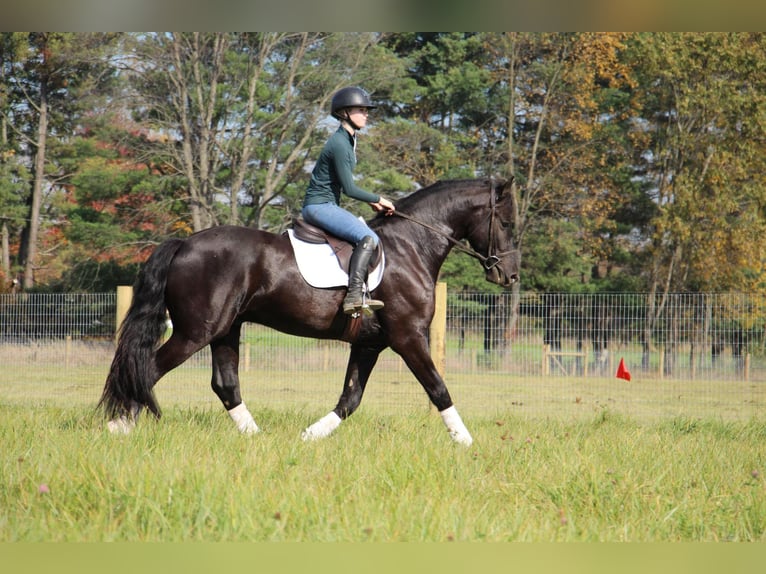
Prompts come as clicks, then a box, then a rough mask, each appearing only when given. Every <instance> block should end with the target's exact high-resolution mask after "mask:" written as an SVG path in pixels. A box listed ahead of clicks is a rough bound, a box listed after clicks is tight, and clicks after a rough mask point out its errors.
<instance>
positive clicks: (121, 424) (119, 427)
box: [106, 417, 136, 434]
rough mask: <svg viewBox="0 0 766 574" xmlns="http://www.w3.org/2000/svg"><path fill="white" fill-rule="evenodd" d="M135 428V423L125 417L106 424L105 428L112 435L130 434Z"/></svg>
mask: <svg viewBox="0 0 766 574" xmlns="http://www.w3.org/2000/svg"><path fill="white" fill-rule="evenodd" d="M135 427H136V422H135V421H134V420H132V419H128V418H126V417H119V418H116V419H113V420H111V421H109V422H108V423H106V428H107V429H109V432H110V433H112V434H130V431H132V430H133V429H134V428H135Z"/></svg>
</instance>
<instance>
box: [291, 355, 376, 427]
mask: <svg viewBox="0 0 766 574" xmlns="http://www.w3.org/2000/svg"><path fill="white" fill-rule="evenodd" d="M382 350H383V349H381V348H379V347H369V346H361V345H356V344H352V345H351V355H350V356H349V359H348V366H347V367H346V378H345V381H344V383H343V392H342V393H341V395H340V399H338V404H337V405H336V406H335V408H334V409H333V410H331V411H330V412H329V413H327V414H326V415H325V416H323V417H322V418H321V419H319V420H318V421H317V422H315V423H314V424H312V425H311V426H310V427H308V428H307V429H306V430H304V431H303V433H301V438H302V439H303V440H305V441H309V440H316V439H320V438H325V437H327V436H329V435H330V434H332V432H333V431H334V430H335V429H337V428H338V426H340V423H341V421H343V419H346V418H348V417H350V416H351V414H352V413H353V412H354V411H355V410H356V409H357V408H358V407H359V404H360V403H361V402H362V395H363V394H364V388H365V387H366V386H367V381H368V380H369V378H370V374H371V373H372V369H373V368H374V367H375V363H377V362H378V356H380V352H381V351H382Z"/></svg>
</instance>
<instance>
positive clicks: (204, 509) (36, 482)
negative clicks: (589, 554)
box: [0, 403, 766, 542]
mask: <svg viewBox="0 0 766 574" xmlns="http://www.w3.org/2000/svg"><path fill="white" fill-rule="evenodd" d="M324 412H325V411H324V410H322V411H308V410H306V409H303V410H301V409H297V410H296V409H292V410H276V409H272V410H265V411H258V412H256V413H254V414H255V416H256V421H257V422H258V424H259V425H260V426H261V427H262V428H263V429H264V432H263V433H261V434H259V435H256V436H253V437H244V436H240V435H238V434H237V433H236V432H235V431H234V428H233V425H232V423H231V422H230V421H229V419H228V417H227V416H226V415H225V414H224V413H223V411H222V410H221V409H220V408H209V407H204V408H182V407H167V408H166V412H165V416H164V417H163V418H162V420H160V421H159V422H155V421H153V420H151V419H148V418H144V419H142V420H141V422H140V424H139V426H138V428H137V429H136V431H135V432H134V433H133V434H131V435H129V436H111V435H109V434H108V433H107V432H106V431H105V430H104V428H103V424H102V421H101V420H100V418H99V417H97V416H94V415H93V412H92V408H91V407H86V406H74V407H55V406H41V407H36V408H32V409H26V408H23V407H22V406H20V405H17V404H10V403H2V404H0V415H2V420H3V422H2V426H0V443H2V445H3V448H2V454H0V475H1V476H2V486H1V487H0V541H200V540H205V541H317V542H322V541H352V542H360V541H378V542H381V541H385V542H388V541H449V540H456V541H765V540H766V521H765V520H764V516H766V482H764V477H766V448H764V446H763V445H764V442H765V440H766V422H764V421H761V420H749V421H738V422H727V421H723V420H720V419H714V418H709V419H701V418H687V417H675V418H669V419H665V420H663V421H661V422H657V423H649V424H646V423H638V422H636V421H635V420H633V419H631V418H627V417H624V416H621V415H618V414H615V413H613V412H611V411H609V410H608V409H602V410H600V411H598V412H596V413H594V414H592V415H591V416H589V417H587V418H584V419H583V418H581V419H578V420H569V421H566V420H561V419H556V420H554V419H528V418H523V417H517V416H514V415H504V416H497V417H491V418H486V417H473V416H471V417H469V416H466V417H465V420H466V424H467V425H468V427H469V429H470V430H471V432H472V434H473V436H474V440H475V442H474V445H473V446H472V447H471V448H468V449H466V448H463V447H459V446H457V445H454V444H452V443H451V442H450V441H449V438H448V435H447V433H446V432H445V431H444V428H443V425H442V423H441V420H440V419H439V417H437V416H434V415H433V414H429V413H428V412H427V410H426V409H424V411H423V412H422V413H421V414H407V415H376V414H370V413H369V412H367V411H366V410H365V408H364V406H363V407H362V409H361V410H360V412H359V413H357V414H355V415H354V416H353V417H352V418H351V419H349V420H348V421H346V422H345V423H344V424H343V425H341V427H340V428H339V429H338V431H337V432H336V433H335V434H334V435H333V436H331V437H330V438H328V439H326V440H324V441H319V442H316V443H308V444H306V443H303V442H302V441H301V440H300V438H299V434H300V431H301V430H302V429H303V428H304V427H305V426H306V425H307V424H309V423H311V422H313V421H314V420H315V419H316V418H318V417H319V416H321V415H322V414H324Z"/></svg>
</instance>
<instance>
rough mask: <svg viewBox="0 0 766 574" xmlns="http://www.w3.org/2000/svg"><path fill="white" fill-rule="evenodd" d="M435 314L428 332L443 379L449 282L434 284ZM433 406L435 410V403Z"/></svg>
mask: <svg viewBox="0 0 766 574" xmlns="http://www.w3.org/2000/svg"><path fill="white" fill-rule="evenodd" d="M434 300H435V303H436V305H435V308H434V316H433V319H431V327H430V329H429V332H428V344H429V348H430V349H429V350H430V352H431V359H432V360H433V362H434V366H435V367H436V371H437V372H438V373H439V375H440V376H441V378H442V379H443V378H444V377H445V374H446V370H447V348H446V347H447V284H446V283H444V282H443V281H439V282H438V283H437V284H436V285H435V286H434ZM431 408H432V409H434V410H435V408H434V407H433V404H432V405H431Z"/></svg>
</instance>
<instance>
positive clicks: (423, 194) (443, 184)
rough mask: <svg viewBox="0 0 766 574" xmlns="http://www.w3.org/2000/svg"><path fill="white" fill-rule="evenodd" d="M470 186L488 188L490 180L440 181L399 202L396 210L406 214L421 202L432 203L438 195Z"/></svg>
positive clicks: (414, 192)
mask: <svg viewBox="0 0 766 574" xmlns="http://www.w3.org/2000/svg"><path fill="white" fill-rule="evenodd" d="M470 185H478V186H480V187H482V188H486V187H487V186H488V185H489V178H474V179H445V180H439V181H437V182H435V183H432V184H431V185H428V186H426V187H422V188H420V189H418V190H416V191H413V192H412V193H411V194H409V195H407V196H405V197H403V198H401V199H399V200H397V201H396V209H401V210H402V211H403V212H405V213H406V212H408V211H409V210H410V209H411V208H413V207H415V206H416V205H418V204H420V203H421V202H424V201H432V200H433V198H434V196H436V195H439V194H442V193H448V192H449V191H450V190H452V189H455V188H461V189H464V188H465V187H466V186H470Z"/></svg>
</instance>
